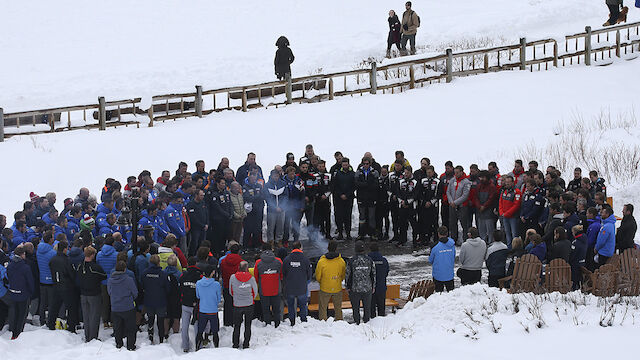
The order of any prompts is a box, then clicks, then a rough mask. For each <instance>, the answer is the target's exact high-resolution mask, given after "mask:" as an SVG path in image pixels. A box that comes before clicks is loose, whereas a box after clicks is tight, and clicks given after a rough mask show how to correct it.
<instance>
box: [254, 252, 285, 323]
mask: <svg viewBox="0 0 640 360" xmlns="http://www.w3.org/2000/svg"><path fill="white" fill-rule="evenodd" d="M262 250H263V252H262V254H261V255H260V259H259V260H258V261H256V264H255V267H254V268H255V270H254V274H255V278H256V283H257V284H258V291H259V294H260V305H261V306H262V315H263V317H264V322H265V324H267V325H269V324H271V321H272V319H273V322H274V325H275V327H278V326H279V325H280V317H281V316H280V298H281V289H282V287H281V281H282V260H280V259H278V258H276V256H275V255H274V254H273V251H272V248H271V245H270V244H264V245H263V247H262Z"/></svg>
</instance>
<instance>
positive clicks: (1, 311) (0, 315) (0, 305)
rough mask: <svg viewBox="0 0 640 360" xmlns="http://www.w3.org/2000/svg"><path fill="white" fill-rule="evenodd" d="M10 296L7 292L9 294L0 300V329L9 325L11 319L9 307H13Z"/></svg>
mask: <svg viewBox="0 0 640 360" xmlns="http://www.w3.org/2000/svg"><path fill="white" fill-rule="evenodd" d="M9 296H10V295H9V292H8V291H7V293H6V294H4V296H3V297H2V298H0V329H2V328H3V327H4V325H5V324H6V323H7V320H8V317H9V306H10V305H11V300H10V299H9Z"/></svg>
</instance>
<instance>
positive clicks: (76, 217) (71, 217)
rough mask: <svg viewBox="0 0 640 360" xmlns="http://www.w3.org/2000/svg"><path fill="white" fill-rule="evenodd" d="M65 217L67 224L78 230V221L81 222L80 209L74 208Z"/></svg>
mask: <svg viewBox="0 0 640 360" xmlns="http://www.w3.org/2000/svg"><path fill="white" fill-rule="evenodd" d="M65 216H66V218H67V220H68V221H69V224H75V225H76V226H77V227H78V228H80V220H82V208H81V207H79V206H74V207H73V208H71V210H70V211H69V212H68V213H67V214H66V215H65Z"/></svg>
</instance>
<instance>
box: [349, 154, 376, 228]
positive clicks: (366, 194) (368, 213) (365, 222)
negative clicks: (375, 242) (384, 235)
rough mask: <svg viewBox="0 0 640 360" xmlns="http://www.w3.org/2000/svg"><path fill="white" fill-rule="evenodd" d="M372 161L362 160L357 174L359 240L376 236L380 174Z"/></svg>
mask: <svg viewBox="0 0 640 360" xmlns="http://www.w3.org/2000/svg"><path fill="white" fill-rule="evenodd" d="M371 163H372V159H371V158H369V157H364V158H362V163H361V167H360V169H358V172H357V173H356V175H355V177H356V179H355V185H356V190H357V194H358V212H359V213H360V218H359V225H360V226H359V228H358V240H362V239H363V238H364V237H365V236H367V235H369V236H371V237H375V236H376V229H375V227H376V225H375V214H376V199H377V197H378V178H379V177H380V174H379V173H378V171H376V170H375V169H373V168H372V167H371Z"/></svg>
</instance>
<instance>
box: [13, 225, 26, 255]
mask: <svg viewBox="0 0 640 360" xmlns="http://www.w3.org/2000/svg"><path fill="white" fill-rule="evenodd" d="M27 241H28V233H27V223H26V222H25V221H22V220H20V221H16V224H15V229H14V230H13V239H11V249H15V248H16V247H17V246H18V245H20V244H22V243H24V242H27Z"/></svg>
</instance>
